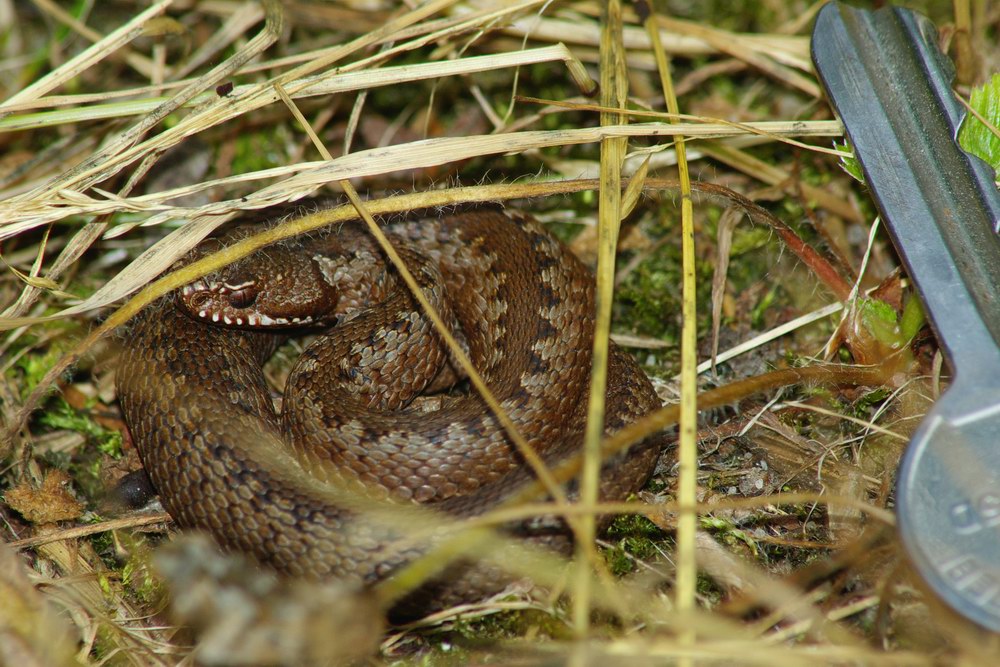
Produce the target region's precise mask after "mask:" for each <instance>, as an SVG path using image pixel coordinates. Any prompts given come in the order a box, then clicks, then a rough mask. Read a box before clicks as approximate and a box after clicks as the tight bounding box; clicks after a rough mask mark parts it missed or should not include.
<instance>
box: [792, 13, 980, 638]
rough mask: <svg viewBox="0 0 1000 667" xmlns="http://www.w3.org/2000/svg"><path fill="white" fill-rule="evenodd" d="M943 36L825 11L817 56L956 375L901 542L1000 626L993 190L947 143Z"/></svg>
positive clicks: (912, 466)
mask: <svg viewBox="0 0 1000 667" xmlns="http://www.w3.org/2000/svg"><path fill="white" fill-rule="evenodd" d="M936 39H937V31H936V30H935V29H934V26H933V25H932V24H931V23H930V22H929V21H928V20H926V19H925V18H923V17H921V16H919V15H916V14H914V13H913V12H910V11H908V10H905V9H900V8H894V7H887V8H884V9H880V10H878V11H875V12H870V11H861V10H856V9H853V8H850V7H847V6H844V5H841V4H839V3H830V4H828V5H826V6H825V7H823V9H822V10H821V11H820V12H819V14H818V16H817V19H816V26H815V28H814V30H813V37H812V57H813V62H814V63H815V65H816V70H817V72H818V73H819V76H820V79H821V80H822V82H823V85H824V86H825V87H826V91H827V95H828V96H829V98H830V101H831V102H832V103H833V106H834V108H835V109H836V111H837V113H838V115H839V116H840V118H841V120H842V121H843V123H844V127H845V128H846V131H847V136H848V138H849V139H850V141H851V144H852V145H853V146H854V151H855V156H856V157H857V159H858V161H859V162H860V163H861V166H862V169H863V172H864V176H865V180H866V182H867V185H868V188H869V189H870V191H871V194H872V197H873V198H874V199H875V202H876V204H877V205H878V208H879V211H880V212H881V214H882V219H883V220H884V221H885V223H886V225H887V227H888V229H889V232H890V233H891V234H892V237H893V240H894V241H895V245H896V249H897V250H898V252H899V255H900V257H901V258H902V260H903V262H904V263H905V264H906V268H907V271H908V272H909V275H910V277H911V278H912V279H913V280H914V282H915V283H916V285H917V289H918V290H919V292H920V296H921V298H922V301H923V303H924V306H925V308H926V311H927V313H928V315H929V316H930V320H931V323H932V325H933V327H934V329H935V332H936V333H937V336H938V340H939V341H940V343H941V346H942V347H943V349H944V351H945V354H946V356H947V358H948V360H949V361H950V364H951V368H952V371H953V378H952V383H951V386H950V387H949V388H948V390H947V391H946V392H945V393H944V395H942V396H941V398H940V399H939V400H938V401H937V402H936V403H935V404H934V407H933V409H932V410H931V411H930V412H929V413H928V414H927V416H926V418H925V419H924V421H923V423H922V424H921V425H920V428H919V429H918V431H917V432H916V434H915V435H914V436H913V439H912V441H911V442H910V445H909V447H908V449H907V450H906V453H905V454H904V457H903V462H902V466H901V467H900V471H899V476H898V479H897V482H896V510H897V516H898V519H899V529H900V533H901V535H902V539H903V544H904V546H905V548H906V551H907V553H908V556H909V557H910V559H911V561H912V563H913V565H914V566H915V568H916V570H917V571H918V572H919V573H920V574H921V576H922V577H923V578H924V579H925V580H926V582H927V583H928V584H929V585H930V588H931V589H933V590H934V592H935V593H936V594H937V595H938V596H940V597H941V598H942V599H943V600H944V601H945V602H947V603H948V604H949V605H951V606H952V607H953V608H954V609H956V610H957V611H958V612H960V613H961V614H963V615H964V616H966V617H967V618H969V619H971V620H973V621H975V622H976V623H978V624H980V625H982V626H984V627H986V628H988V629H990V630H993V631H995V632H1000V346H998V343H1000V303H998V301H1000V299H998V295H1000V237H998V235H997V232H998V228H997V224H998V221H1000V195H998V193H997V188H996V185H995V183H994V173H993V170H992V169H990V168H989V167H988V166H987V165H986V164H985V163H983V162H982V161H980V160H979V159H978V158H975V157H972V156H970V155H969V154H968V153H965V152H964V151H963V150H962V149H961V148H960V147H959V146H958V143H957V141H956V139H955V137H956V133H957V131H958V128H959V125H960V124H961V122H962V118H963V117H964V115H965V111H964V109H963V108H962V107H961V106H960V105H959V103H958V101H957V100H956V98H955V96H954V94H953V93H952V91H951V83H952V78H953V70H952V67H951V63H950V62H949V61H948V60H947V59H946V58H945V57H944V56H943V55H942V54H941V53H940V51H938V49H937V46H936Z"/></svg>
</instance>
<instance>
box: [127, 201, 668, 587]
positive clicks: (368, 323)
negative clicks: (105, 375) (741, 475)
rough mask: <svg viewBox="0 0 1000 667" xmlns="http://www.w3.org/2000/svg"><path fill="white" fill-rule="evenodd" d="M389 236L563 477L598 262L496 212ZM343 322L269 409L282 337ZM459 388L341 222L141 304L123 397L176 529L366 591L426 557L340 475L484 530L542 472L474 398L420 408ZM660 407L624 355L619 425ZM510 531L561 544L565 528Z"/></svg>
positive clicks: (612, 488) (646, 460)
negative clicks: (421, 398)
mask: <svg viewBox="0 0 1000 667" xmlns="http://www.w3.org/2000/svg"><path fill="white" fill-rule="evenodd" d="M386 231H387V233H388V234H389V236H390V239H391V240H392V242H393V244H394V245H395V246H396V247H397V248H398V249H399V251H400V252H401V254H402V255H403V257H404V259H406V260H407V263H408V265H409V266H410V267H411V270H412V271H413V272H414V274H415V276H416V277H417V279H418V281H419V282H420V283H421V285H422V287H423V289H424V291H425V293H427V294H428V296H429V298H430V299H431V300H432V302H433V303H435V305H436V307H437V308H438V310H439V311H440V312H442V313H443V314H444V315H445V316H446V317H447V318H448V319H449V320H450V321H451V323H452V327H453V330H455V331H456V332H458V333H459V336H460V339H461V340H462V341H463V345H464V346H465V347H466V348H467V351H468V353H469V355H470V357H471V359H472V361H473V363H474V365H475V366H476V368H477V369H478V370H479V372H480V373H481V374H482V375H483V377H484V379H485V381H486V382H487V384H488V385H489V387H490V388H491V389H492V391H493V392H494V394H495V395H496V396H497V398H498V400H499V401H500V403H501V405H502V406H503V408H504V409H505V410H506V411H507V413H508V414H509V415H510V417H511V418H512V420H513V421H514V423H515V425H516V426H517V428H518V429H519V430H520V432H521V433H522V434H523V435H524V436H525V438H526V439H527V441H528V442H529V444H530V445H531V446H532V447H533V448H534V449H535V450H536V451H538V452H539V453H540V454H541V455H542V457H543V458H544V459H545V460H546V461H548V462H550V463H551V462H555V461H558V460H559V459H561V458H562V457H565V456H566V455H567V454H568V453H570V452H573V451H575V450H576V449H578V448H579V446H580V444H581V441H582V431H583V426H584V422H585V414H586V404H587V400H586V397H587V391H588V385H589V373H590V365H591V362H590V357H591V347H592V336H593V312H594V286H593V276H592V275H591V273H590V272H589V271H588V270H587V269H586V267H585V266H583V264H582V263H581V262H580V261H579V260H578V259H577V258H576V257H575V256H573V255H572V254H571V253H570V252H569V251H568V250H566V249H565V248H564V247H563V246H562V245H561V244H560V243H559V242H558V241H556V240H555V239H553V238H552V237H551V236H549V234H548V233H547V232H545V231H544V229H542V228H541V226H540V225H538V223H536V222H534V221H533V220H531V219H529V218H525V217H520V216H517V215H508V214H505V213H502V212H499V211H495V210H477V211H472V212H466V213H461V214H457V215H452V216H449V217H442V218H438V219H421V220H413V221H408V222H397V223H393V224H390V225H388V226H387V227H386ZM175 301H176V303H175ZM317 309H318V310H317ZM324 309H325V311H324ZM334 320H335V321H336V322H337V324H336V326H333V327H332V328H330V329H329V331H327V332H326V333H323V334H321V335H320V336H319V337H318V339H317V340H316V341H315V342H314V343H312V344H311V345H310V346H309V347H308V348H307V349H306V351H305V352H304V353H303V355H302V357H301V358H300V359H299V360H298V361H297V362H296V365H295V367H294V368H293V370H292V372H291V375H290V377H289V379H288V382H287V386H286V389H285V396H284V401H283V408H282V411H281V413H280V414H278V413H276V411H275V409H274V407H273V401H272V399H271V396H270V394H269V391H268V388H267V384H266V382H265V378H264V374H263V371H262V366H263V363H264V362H265V361H266V360H267V358H268V357H269V356H270V355H271V354H272V352H273V351H274V350H275V348H276V347H277V345H278V344H280V342H281V341H282V340H283V338H284V337H285V336H287V333H284V332H282V331H281V330H280V329H282V328H283V327H292V328H294V327H304V326H313V325H317V324H322V323H329V322H331V321H334ZM226 323H228V324H229V325H230V326H225V327H224V326H218V325H220V324H226ZM241 327H242V328H241ZM246 327H265V330H262V331H260V330H251V329H248V328H246ZM270 329H277V330H270ZM459 379H460V378H458V377H457V374H456V372H455V371H454V370H453V367H452V365H451V364H450V362H449V354H448V352H447V350H446V349H445V348H444V346H443V345H442V343H441V341H440V340H439V339H438V337H437V335H436V334H435V333H434V331H433V329H432V327H431V326H430V325H429V323H428V322H427V321H426V319H425V317H424V316H423V314H422V312H421V310H420V308H419V306H417V305H415V302H414V301H413V299H412V297H411V296H410V294H409V292H408V291H407V289H406V287H405V286H404V285H402V283H401V282H400V281H398V280H397V279H396V277H395V273H394V271H392V270H390V269H388V268H387V265H386V262H385V261H384V260H383V256H382V253H381V252H380V250H379V249H378V247H377V245H375V243H374V241H372V240H371V239H370V238H369V236H368V234H367V233H365V231H364V230H363V229H362V228H360V227H359V226H356V225H344V226H342V227H340V228H338V229H334V230H331V231H329V232H327V233H325V234H323V235H320V236H317V237H314V238H311V239H307V240H305V241H302V242H301V243H299V244H291V243H289V244H284V245H280V246H277V247H272V248H266V249H264V250H263V251H260V252H258V253H257V254H255V255H252V256H251V257H249V258H247V259H246V260H243V261H242V262H240V263H237V264H235V265H233V266H231V267H227V269H226V270H225V272H224V274H223V275H219V276H209V277H207V278H205V279H204V280H202V281H198V282H196V283H195V284H193V285H191V286H188V287H187V288H185V289H184V290H183V292H182V293H180V294H179V295H178V296H177V298H176V299H174V298H168V299H164V300H161V302H159V303H157V304H154V305H153V306H151V307H149V308H147V309H146V310H145V311H144V312H143V313H141V314H140V315H139V316H138V317H137V318H136V321H135V322H134V324H133V325H131V326H130V328H129V330H128V332H127V334H126V341H125V350H124V353H123V357H122V360H121V366H120V369H119V378H118V391H119V395H120V398H121V404H122V408H123V412H124V415H125V420H126V422H127V423H128V426H129V428H130V430H131V433H132V437H133V439H134V441H135V443H136V446H137V448H138V450H139V453H140V456H141V458H142V461H143V464H144V466H145V468H146V470H147V472H148V473H149V475H150V478H151V479H152V481H153V484H154V485H155V487H156V488H157V490H158V491H159V493H160V496H161V499H162V502H163V504H164V506H165V507H166V509H167V511H168V512H169V513H170V514H171V516H172V517H174V519H175V520H176V521H177V523H178V524H180V525H181V526H184V527H193V528H199V529H202V530H206V531H208V532H210V533H211V534H212V535H213V536H214V537H215V538H216V540H217V541H219V542H220V543H222V544H224V545H226V546H229V547H232V548H235V549H238V550H241V551H245V552H249V553H251V554H253V555H254V556H255V557H256V558H257V559H258V560H260V561H261V562H263V563H267V564H270V565H272V566H273V567H275V568H276V569H278V570H279V571H282V572H286V573H289V574H292V575H297V576H305V577H312V578H331V577H337V578H344V579H347V580H350V581H356V582H362V583H371V582H374V581H377V580H379V579H381V578H383V577H385V576H387V575H388V574H390V573H391V572H392V571H393V570H394V569H395V568H396V567H398V566H399V565H401V564H403V563H405V562H407V561H408V560H410V559H412V558H413V557H414V556H415V555H416V554H417V553H419V549H418V548H416V547H413V546H409V547H405V548H404V547H400V548H398V549H397V548H393V547H392V545H391V539H392V538H391V536H389V535H387V533H386V531H385V530H384V529H380V528H377V527H374V526H372V525H371V524H370V522H368V521H366V520H365V519H364V517H363V514H358V513H357V512H355V511H353V510H351V509H350V508H349V507H347V506H345V503H343V502H335V501H331V499H330V495H329V494H328V493H326V491H325V490H324V486H325V484H326V482H329V481H331V480H337V479H340V480H343V479H348V480H359V481H361V482H363V483H364V484H365V486H366V488H367V489H368V490H369V491H372V492H374V493H376V494H377V495H381V496H383V497H385V498H388V499H392V500H399V501H413V502H419V503H422V504H427V505H431V506H433V507H435V508H437V509H440V510H441V511H442V512H445V513H446V514H449V515H455V516H472V515H476V514H481V513H484V512H486V511H488V510H489V509H491V507H493V506H494V505H495V504H496V503H497V502H498V501H499V500H502V499H503V497H504V496H505V495H507V494H508V493H509V492H510V491H511V490H513V489H515V488H516V487H518V486H519V485H521V484H523V483H524V482H525V481H527V480H528V479H530V477H531V474H530V472H528V471H527V470H526V468H525V465H524V462H523V461H522V459H521V457H520V455H519V454H518V453H517V451H516V450H515V448H514V446H513V445H512V444H511V443H510V441H509V439H508V437H507V436H506V434H505V432H504V430H503V429H502V428H501V427H500V426H499V425H498V423H497V421H496V419H495V418H494V417H493V416H492V415H491V414H490V412H489V410H488V409H487V407H486V405H485V404H484V402H483V401H482V399H481V398H480V397H479V396H478V395H476V394H475V392H474V391H471V392H462V391H459V390H454V389H453V390H451V391H447V392H446V393H445V394H444V395H443V396H442V398H441V399H440V405H439V406H438V407H437V409H434V410H430V411H427V410H420V409H417V408H415V407H413V406H412V405H410V403H411V401H412V400H413V399H414V397H416V396H418V395H420V394H423V393H427V392H428V391H434V390H441V389H445V390H447V388H448V387H449V386H451V385H454V383H455V382H456V380H459ZM658 405H659V403H658V401H657V398H656V395H655V393H654V392H653V389H652V387H651V385H650V383H649V381H648V379H647V378H646V377H645V375H644V374H643V373H642V371H641V370H640V369H639V368H638V367H637V365H636V364H635V362H634V361H633V360H632V359H631V357H629V356H628V355H627V354H625V353H623V352H622V351H621V350H619V349H618V348H617V347H614V346H612V352H611V359H610V364H609V376H608V391H607V407H606V421H605V428H606V430H607V431H609V432H610V431H614V430H616V429H618V428H620V427H622V426H624V425H625V424H627V423H629V422H631V421H634V420H635V419H636V418H638V417H639V416H641V415H643V414H645V413H646V412H649V411H650V410H652V409H654V408H655V407H658ZM661 446H662V442H661V440H660V439H659V438H650V439H647V441H645V442H644V443H641V444H639V445H636V446H635V447H633V448H632V449H631V450H630V451H628V452H626V453H625V454H624V455H621V456H618V457H616V458H615V459H614V460H613V461H610V462H607V463H606V464H605V467H604V471H603V474H602V486H601V495H602V497H603V498H605V499H622V498H624V497H625V496H627V495H628V494H629V493H632V492H634V491H635V490H637V489H638V488H639V487H640V486H641V485H642V484H643V483H644V481H645V480H646V479H647V478H648V476H649V474H650V472H651V470H652V466H653V464H654V462H655V459H656V456H657V454H658V451H659V449H660V447H661ZM541 524H544V522H541ZM513 532H516V533H522V534H523V535H524V536H525V538H526V539H530V540H535V541H538V542H540V543H544V544H548V545H556V544H566V543H568V540H567V535H566V531H565V527H564V526H561V525H555V526H553V525H532V526H529V525H527V523H526V525H525V526H523V527H522V529H521V530H517V529H514V531H513ZM501 583H502V582H501ZM497 585H498V582H497V581H496V580H495V579H494V580H492V581H490V582H484V581H475V577H473V576H466V577H464V578H463V577H457V578H454V579H453V580H452V581H450V582H449V581H446V582H445V583H444V584H442V585H441V586H439V588H440V589H441V590H443V591H446V592H445V593H441V594H443V595H445V596H446V597H447V598H448V599H449V600H454V599H461V598H469V597H473V596H476V595H480V594H482V593H483V592H485V591H487V590H489V589H491V588H496V587H497ZM439 593H440V591H438V593H435V594H439ZM439 602H440V601H439Z"/></svg>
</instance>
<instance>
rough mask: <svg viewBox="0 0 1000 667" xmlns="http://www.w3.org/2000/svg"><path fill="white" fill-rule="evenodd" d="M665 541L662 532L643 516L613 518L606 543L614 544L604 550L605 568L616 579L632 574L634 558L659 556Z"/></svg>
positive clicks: (641, 558)
mask: <svg viewBox="0 0 1000 667" xmlns="http://www.w3.org/2000/svg"><path fill="white" fill-rule="evenodd" d="M664 539H665V534H664V533H663V531H662V530H660V529H659V527H657V526H656V524H654V523H653V522H652V521H650V520H649V519H647V518H646V517H644V516H640V515H634V514H632V515H623V516H619V517H616V518H615V519H614V521H612V522H611V525H610V526H609V527H608V532H607V540H608V541H609V542H610V541H613V542H615V545H614V547H613V548H610V549H604V558H605V561H606V562H607V564H608V569H609V570H610V571H611V573H612V574H614V575H615V576H618V577H620V576H623V575H625V574H628V573H629V572H632V571H633V570H635V560H636V559H638V560H648V559H650V558H654V557H655V556H656V555H657V554H659V553H661V551H662V543H663V541H664Z"/></svg>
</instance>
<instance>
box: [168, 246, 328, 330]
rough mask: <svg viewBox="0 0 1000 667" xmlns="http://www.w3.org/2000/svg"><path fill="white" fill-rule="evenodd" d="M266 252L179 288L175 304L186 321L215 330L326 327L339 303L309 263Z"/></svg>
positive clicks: (298, 258)
mask: <svg viewBox="0 0 1000 667" xmlns="http://www.w3.org/2000/svg"><path fill="white" fill-rule="evenodd" d="M286 255H289V253H283V252H269V253H267V254H266V255H261V256H256V257H251V258H248V260H253V261H247V260H244V261H243V262H240V263H237V264H235V265H233V266H230V267H227V268H226V269H224V270H223V271H221V272H219V273H218V274H214V275H211V276H206V277H205V278H202V279H200V280H196V281H194V282H192V283H190V284H188V285H185V286H184V287H183V288H181V290H180V293H179V299H178V302H179V304H180V306H181V308H182V310H184V311H186V312H187V313H188V314H189V315H190V316H192V317H194V318H196V319H199V320H205V321H207V322H211V323H213V324H219V325H226V326H231V327H242V328H250V329H286V328H295V327H308V326H314V325H320V324H328V323H330V322H331V321H333V320H335V319H336V315H335V313H334V312H333V311H334V308H335V306H336V304H337V301H338V297H337V294H336V290H334V289H333V288H332V287H331V286H330V285H329V284H328V283H327V282H326V281H325V280H323V277H322V276H321V275H320V274H319V272H318V271H317V270H316V268H315V266H314V264H313V263H312V262H308V261H306V262H304V261H302V259H301V257H293V256H286Z"/></svg>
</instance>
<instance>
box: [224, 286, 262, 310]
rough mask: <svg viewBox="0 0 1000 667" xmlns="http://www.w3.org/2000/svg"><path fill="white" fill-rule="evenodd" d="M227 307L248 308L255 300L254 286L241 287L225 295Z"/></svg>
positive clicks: (255, 289)
mask: <svg viewBox="0 0 1000 667" xmlns="http://www.w3.org/2000/svg"><path fill="white" fill-rule="evenodd" d="M226 297H227V298H228V299H229V305H230V306H232V307H233V308H240V309H243V308H249V307H250V306H252V305H253V303H254V301H256V300H257V287H256V286H255V285H254V284H252V283H251V284H248V285H243V286H241V287H239V288H238V289H235V290H233V291H232V292H230V293H229V294H227V295H226Z"/></svg>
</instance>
